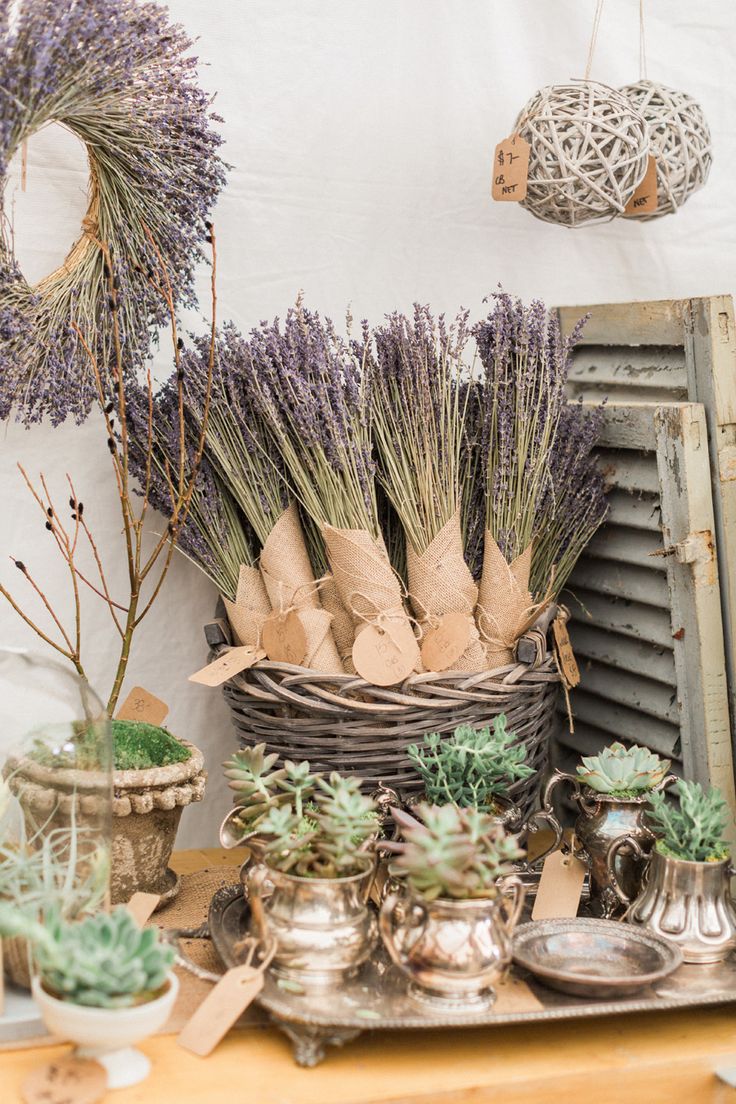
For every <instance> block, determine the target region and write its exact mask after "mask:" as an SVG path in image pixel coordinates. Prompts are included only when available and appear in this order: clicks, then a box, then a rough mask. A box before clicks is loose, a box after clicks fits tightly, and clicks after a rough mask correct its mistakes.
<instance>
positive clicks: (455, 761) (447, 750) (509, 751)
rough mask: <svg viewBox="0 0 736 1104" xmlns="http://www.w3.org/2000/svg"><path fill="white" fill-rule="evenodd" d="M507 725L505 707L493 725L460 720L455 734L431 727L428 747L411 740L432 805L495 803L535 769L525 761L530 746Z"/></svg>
mask: <svg viewBox="0 0 736 1104" xmlns="http://www.w3.org/2000/svg"><path fill="white" fill-rule="evenodd" d="M515 740H516V736H515V734H514V733H513V732H507V731H506V717H505V715H504V714H503V713H502V714H501V715H500V716H498V717H496V718H495V719H494V721H493V728H492V729H491V728H490V727H486V728H473V727H472V725H458V727H457V728H456V729H455V731H454V732H453V734H452V736H446V737H444V738H443V737H442V736H440V734H439V732H431V733H430V734H429V735H428V736H425V738H424V747H422V748H419V747H417V745H416V744H412V745H411V746H410V747H409V748H408V749H407V754H408V756H409V758H410V759H411V761H412V763H413V764H414V766H415V767H416V768H417V770H418V771H419V774H420V775H421V777H422V781H423V782H424V793H425V795H426V798H427V801H428V802H430V804H432V805H445V804H449V803H454V804H456V805H461V806H463V807H464V808H476V809H483V808H489V807H492V806H493V804H494V801H495V799H496V798H498V797H501V796H502V795H504V794H505V793H506V792H507V791H508V788H509V786H510V785H511V784H512V783H513V782H516V781H519V780H520V779H523V778H529V777H530V775H532V774H534V770H533V768H532V767H530V766H528V765H527V764H526V762H525V759H526V748H525V747H524V745H523V744H518V743H515Z"/></svg>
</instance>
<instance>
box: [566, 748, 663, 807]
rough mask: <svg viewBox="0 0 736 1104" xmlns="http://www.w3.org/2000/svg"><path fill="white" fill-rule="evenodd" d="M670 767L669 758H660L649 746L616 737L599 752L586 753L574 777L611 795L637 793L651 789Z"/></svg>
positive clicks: (629, 795) (630, 795) (599, 791)
mask: <svg viewBox="0 0 736 1104" xmlns="http://www.w3.org/2000/svg"><path fill="white" fill-rule="evenodd" d="M669 769H670V760H669V759H660V757H659V756H658V755H655V754H654V752H652V751H650V750H649V748H645V747H639V746H638V744H632V745H631V747H628V748H627V747H625V746H624V745H623V744H622V743H619V742H618V741H616V743H614V744H611V745H610V746H609V747H605V748H604V749H603V751H602V752H601V753H600V755H586V756H583V759H582V761H581V763H580V765H579V766H578V769H577V777H578V780H579V781H580V782H584V783H585V785H586V786H589V787H590V788H591V790H595V791H596V793H602V794H611V795H612V796H613V797H638V796H640V795H641V794H643V793H647V792H649V791H651V790H654V789H655V788H656V787H657V786H658V785H659V784H660V783H661V782H662V781H663V780H664V778H665V776H666V774H667V771H668V770H669Z"/></svg>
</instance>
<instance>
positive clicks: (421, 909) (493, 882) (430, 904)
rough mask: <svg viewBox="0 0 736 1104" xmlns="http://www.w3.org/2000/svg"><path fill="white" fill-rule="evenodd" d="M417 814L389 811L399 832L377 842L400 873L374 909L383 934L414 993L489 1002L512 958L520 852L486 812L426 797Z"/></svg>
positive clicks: (446, 1004) (463, 1004) (445, 1000)
mask: <svg viewBox="0 0 736 1104" xmlns="http://www.w3.org/2000/svg"><path fill="white" fill-rule="evenodd" d="M416 813H417V816H418V818H419V819H416V818H415V817H413V816H412V815H410V814H408V813H405V812H403V811H401V810H399V809H396V810H394V816H395V817H396V820H397V823H398V824H399V826H400V828H401V831H402V837H403V838H402V839H401V840H399V841H391V842H385V843H383V844H382V847H383V848H384V849H386V850H388V851H390V852H392V853H393V854H394V855H395V860H394V861H395V865H396V867H397V869H398V871H399V872H400V873H402V874H403V875H404V876H405V885H404V888H403V889H402V890H401V891H400V892H399V893H392V894H390V895H389V896H388V897H387V898H386V900H385V901H384V903H383V906H382V908H381V913H380V920H379V923H380V930H381V936H382V938H383V942H384V944H385V946H386V949H387V950H388V953H389V954H390V956H391V958H392V960H393V962H394V963H395V964H396V965H397V966H398V967H399V969H400V970H401V971H402V972H403V973H404V974H405V975H406V976H407V977H408V978H409V980H410V983H411V984H410V991H411V993H412V994H413V995H414V996H415V997H417V998H418V999H420V1000H425V1001H428V1002H430V1003H432V1002H434V1003H437V1002H439V1003H440V1005H441V1006H442V1007H443V1008H446V1009H448V1010H449V1009H451V1008H453V1007H456V1008H458V1009H463V1010H464V1009H468V1008H478V1009H479V1010H480V1009H483V1008H486V1007H487V1006H488V1005H489V1004H490V1003H491V1002H492V1001H493V999H494V993H493V985H494V983H495V982H496V981H497V980H498V978H499V977H500V976H501V975H502V974H503V972H504V971H505V970H506V969H507V967H508V966H509V964H510V962H511V937H512V934H513V930H514V927H515V925H516V922H517V920H518V918H519V916H520V914H521V909H522V907H523V903H524V886H523V884H522V882H521V880H520V879H519V878H518V877H517V876H516V875H514V874H513V869H514V864H515V863H516V862H517V861H518V860H519V859H520V858H521V857H522V856H523V854H524V852H523V850H522V849H521V848H520V847H519V846H518V842H517V840H516V838H515V837H514V836H511V835H509V834H508V833H507V832H506V831H505V829H504V828H503V826H502V825H501V824H499V822H498V819H497V818H496V817H494V816H493V815H492V814H490V813H486V812H481V811H479V810H478V809H474V808H464V809H461V808H459V807H458V806H457V805H442V806H433V805H428V804H422V805H419V806H418V808H417V809H416ZM509 895H510V896H511V898H512V905H511V908H510V911H508V912H507V911H506V906H507V904H508V897H509Z"/></svg>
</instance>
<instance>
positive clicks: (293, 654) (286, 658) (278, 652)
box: [261, 610, 307, 666]
mask: <svg viewBox="0 0 736 1104" xmlns="http://www.w3.org/2000/svg"><path fill="white" fill-rule="evenodd" d="M261 640H262V641H263V647H264V649H265V651H266V655H267V656H268V658H269V659H270V660H271V662H272V663H293V664H295V665H296V666H299V664H300V663H303V662H304V658H305V656H306V654H307V635H306V633H305V632H304V626H303V625H302V623H301V620H300V619H299V614H298V613H297V612H296V610H290V611H289V613H286V614H284V613H272V614H271V616H270V617H267V618H266V620H265V621H264V622H263V628H262V629H261Z"/></svg>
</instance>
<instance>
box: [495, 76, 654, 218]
mask: <svg viewBox="0 0 736 1104" xmlns="http://www.w3.org/2000/svg"><path fill="white" fill-rule="evenodd" d="M515 133H518V134H520V135H521V137H522V138H524V139H526V141H527V142H528V143H529V145H530V147H531V152H530V158H529V179H528V187H527V194H526V199H524V200H523V201H522V204H521V205H522V207H526V209H527V210H528V211H530V212H531V213H532V214H533V215H534V216H535V217H536V218H539V219H543V220H544V222H556V223H558V224H560V225H562V226H570V227H574V226H582V225H584V224H585V223H588V222H595V221H597V220H600V219H611V218H615V216H616V215H620V214H623V211H624V208H625V207H626V204H627V202H628V201H629V199H630V198H631V196H632V195H633V193H634V192H635V190H636V188H637V186H638V184H639V183H640V181H641V180H642V178H643V176H644V174H645V172H646V169H647V161H648V156H649V134H648V127H647V124H646V122H645V120H644V118H643V116H642V115H641V114H640V113H639V112H638V111H637V110H636V108H635V107H634V106H633V104H632V103H631V101H630V100H629V99H627V97H626V96H624V95H622V94H621V93H620V92H617V91H616V89H614V88H609V87H608V86H607V85H605V84H599V83H598V82H597V81H571V82H570V83H569V84H553V85H549V86H548V87H546V88H541V89H540V90H539V91H538V92H537V93H536V94H535V95H534V96H532V98H531V100H529V103H528V104H527V105H526V107H524V108H523V110H522V111H521V113H520V115H519V117H518V119H517V120H516V127H515Z"/></svg>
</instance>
